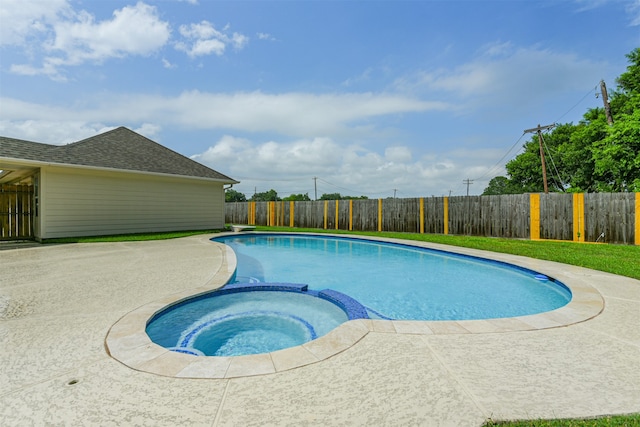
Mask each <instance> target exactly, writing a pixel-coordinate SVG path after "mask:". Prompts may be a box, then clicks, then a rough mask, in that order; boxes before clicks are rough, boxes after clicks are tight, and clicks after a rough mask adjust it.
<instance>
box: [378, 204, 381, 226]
mask: <svg viewBox="0 0 640 427" xmlns="http://www.w3.org/2000/svg"><path fill="white" fill-rule="evenodd" d="M378 231H382V199H378Z"/></svg>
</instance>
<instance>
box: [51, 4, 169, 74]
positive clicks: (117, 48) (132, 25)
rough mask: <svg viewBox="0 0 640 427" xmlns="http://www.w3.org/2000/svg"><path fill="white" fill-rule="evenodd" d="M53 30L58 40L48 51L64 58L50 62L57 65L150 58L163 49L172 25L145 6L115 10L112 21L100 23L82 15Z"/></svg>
mask: <svg viewBox="0 0 640 427" xmlns="http://www.w3.org/2000/svg"><path fill="white" fill-rule="evenodd" d="M54 30H55V34H56V36H55V40H54V41H53V43H52V44H51V45H50V46H49V49H50V50H51V51H54V52H55V51H60V52H62V53H63V54H64V56H65V57H64V58H60V57H50V58H49V61H51V62H52V63H54V64H57V65H78V64H82V63H84V62H86V61H96V62H101V61H104V60H106V59H109V58H116V57H123V56H127V55H141V56H147V55H150V54H152V53H154V52H156V51H157V50H159V49H160V48H161V47H162V46H164V45H165V43H166V42H167V41H168V40H169V36H170V34H171V30H170V27H169V23H168V22H165V21H162V20H161V19H160V18H159V17H158V13H157V10H156V8H155V7H153V6H149V5H146V4H144V3H142V2H139V3H137V4H136V5H135V6H125V7H123V8H122V9H120V10H116V11H114V12H113V19H111V20H105V21H100V22H96V21H95V18H94V17H93V16H92V15H91V14H89V13H88V12H85V11H82V12H80V13H78V14H77V15H76V19H75V22H68V21H62V22H58V23H56V24H55V26H54Z"/></svg>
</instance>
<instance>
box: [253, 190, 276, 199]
mask: <svg viewBox="0 0 640 427" xmlns="http://www.w3.org/2000/svg"><path fill="white" fill-rule="evenodd" d="M249 200H251V201H252V202H277V201H278V200H280V198H279V197H278V193H277V192H276V190H274V189H271V190H269V191H265V192H262V193H255V194H254V195H253V196H251V199H249Z"/></svg>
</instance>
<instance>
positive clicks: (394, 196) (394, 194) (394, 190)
mask: <svg viewBox="0 0 640 427" xmlns="http://www.w3.org/2000/svg"><path fill="white" fill-rule="evenodd" d="M396 191H398V190H397V189H395V188H394V189H393V198H394V199H395V198H396Z"/></svg>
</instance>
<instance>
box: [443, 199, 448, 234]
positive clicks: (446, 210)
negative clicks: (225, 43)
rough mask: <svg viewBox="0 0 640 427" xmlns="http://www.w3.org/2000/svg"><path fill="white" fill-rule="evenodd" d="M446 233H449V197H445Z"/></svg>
mask: <svg viewBox="0 0 640 427" xmlns="http://www.w3.org/2000/svg"><path fill="white" fill-rule="evenodd" d="M443 210H444V234H449V197H447V196H445V197H444V208H443Z"/></svg>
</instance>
